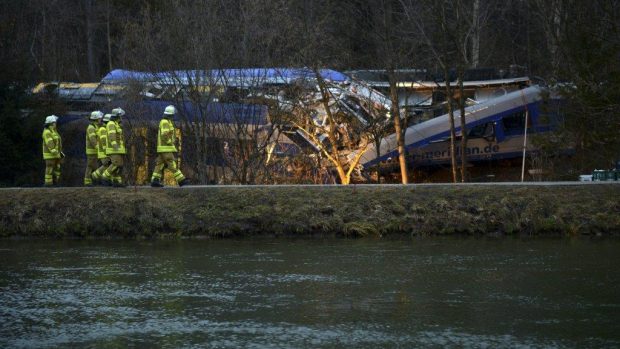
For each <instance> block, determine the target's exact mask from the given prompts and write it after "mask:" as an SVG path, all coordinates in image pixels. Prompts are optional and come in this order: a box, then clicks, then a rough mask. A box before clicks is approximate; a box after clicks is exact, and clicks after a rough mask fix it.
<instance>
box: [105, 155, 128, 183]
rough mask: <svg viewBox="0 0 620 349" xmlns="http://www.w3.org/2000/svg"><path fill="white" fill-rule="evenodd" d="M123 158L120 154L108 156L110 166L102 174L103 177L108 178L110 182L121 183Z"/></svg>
mask: <svg viewBox="0 0 620 349" xmlns="http://www.w3.org/2000/svg"><path fill="white" fill-rule="evenodd" d="M123 156H124V155H121V154H110V162H111V164H110V166H108V168H107V169H106V170H105V171H104V172H103V177H105V178H106V179H108V178H109V180H110V181H111V182H114V183H122V182H123V179H122V177H121V170H122V169H123Z"/></svg>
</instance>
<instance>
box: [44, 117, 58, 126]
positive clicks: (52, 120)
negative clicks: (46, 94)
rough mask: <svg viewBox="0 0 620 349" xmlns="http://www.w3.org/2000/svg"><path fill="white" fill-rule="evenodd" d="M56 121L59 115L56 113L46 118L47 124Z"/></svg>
mask: <svg viewBox="0 0 620 349" xmlns="http://www.w3.org/2000/svg"><path fill="white" fill-rule="evenodd" d="M56 121H58V116H56V115H50V116H48V117H46V118H45V124H46V125H49V124H53V123H55V122H56Z"/></svg>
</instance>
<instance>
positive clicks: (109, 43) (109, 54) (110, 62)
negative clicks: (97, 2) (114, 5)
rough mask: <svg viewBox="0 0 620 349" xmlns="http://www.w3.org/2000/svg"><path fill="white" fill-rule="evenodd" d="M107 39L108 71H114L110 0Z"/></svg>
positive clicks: (107, 15) (107, 16) (107, 12)
mask: <svg viewBox="0 0 620 349" xmlns="http://www.w3.org/2000/svg"><path fill="white" fill-rule="evenodd" d="M106 37H107V41H108V70H109V71H112V39H111V36H110V0H108V6H107V11H106Z"/></svg>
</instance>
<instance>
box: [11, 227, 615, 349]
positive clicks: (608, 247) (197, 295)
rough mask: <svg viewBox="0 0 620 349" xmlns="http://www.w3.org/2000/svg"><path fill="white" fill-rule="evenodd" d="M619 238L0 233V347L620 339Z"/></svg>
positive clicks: (611, 343) (562, 344)
mask: <svg viewBox="0 0 620 349" xmlns="http://www.w3.org/2000/svg"><path fill="white" fill-rule="evenodd" d="M619 248H620V241H618V240H602V241H593V240H585V239H576V240H563V239H532V240H520V239H512V238H501V239H457V238H445V239H444V238H431V239H419V240H418V239H416V240H398V241H389V240H388V241H385V240H334V239H330V240H286V239H276V240H242V241H231V240H226V241H174V242H166V241H153V242H137V241H7V240H3V241H0V261H1V264H0V347H11V348H24V347H31V348H41V347H67V346H78V347H124V346H144V347H151V346H154V347H169V348H176V347H212V348H240V347H256V348H263V347H292V348H317V347H323V348H335V347H345V346H349V347H355V348H364V347H365V348H377V347H436V348H444V347H454V348H457V347H480V348H502V347H505V348H514V347H525V348H527V347H535V348H540V347H549V348H573V347H620V325H619V324H618V321H619V320H620V316H619V315H618V314H620V271H619V268H620V254H618V253H617V251H618V250H619Z"/></svg>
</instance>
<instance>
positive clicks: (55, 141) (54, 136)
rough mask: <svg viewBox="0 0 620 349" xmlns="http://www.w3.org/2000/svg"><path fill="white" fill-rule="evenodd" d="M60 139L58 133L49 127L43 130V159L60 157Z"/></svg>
mask: <svg viewBox="0 0 620 349" xmlns="http://www.w3.org/2000/svg"><path fill="white" fill-rule="evenodd" d="M61 152H62V139H61V138H60V134H59V133H58V132H57V131H56V130H53V129H51V128H49V127H46V128H45V129H44V130H43V159H44V160H49V159H60V153H61Z"/></svg>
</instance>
